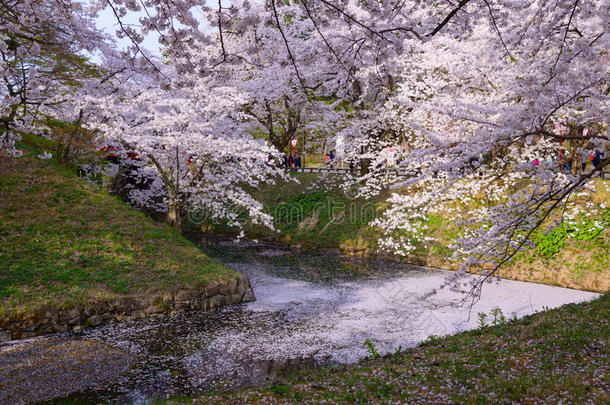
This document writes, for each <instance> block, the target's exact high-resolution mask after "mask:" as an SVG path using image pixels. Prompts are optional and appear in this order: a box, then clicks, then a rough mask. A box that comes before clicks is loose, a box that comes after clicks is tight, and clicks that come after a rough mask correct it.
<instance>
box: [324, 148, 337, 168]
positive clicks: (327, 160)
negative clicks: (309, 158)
mask: <svg viewBox="0 0 610 405" xmlns="http://www.w3.org/2000/svg"><path fill="white" fill-rule="evenodd" d="M324 164H325V165H326V168H327V169H333V168H334V167H335V166H334V165H335V151H334V150H331V151H330V152H329V153H327V154H325V155H324Z"/></svg>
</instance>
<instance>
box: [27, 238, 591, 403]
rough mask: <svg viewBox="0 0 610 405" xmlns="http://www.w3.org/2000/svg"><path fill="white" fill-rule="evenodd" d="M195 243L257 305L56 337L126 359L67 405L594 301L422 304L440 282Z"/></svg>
mask: <svg viewBox="0 0 610 405" xmlns="http://www.w3.org/2000/svg"><path fill="white" fill-rule="evenodd" d="M193 238H195V236H193ZM197 242H198V243H199V244H200V246H201V248H202V249H203V250H204V251H205V252H206V253H208V254H209V255H211V256H213V257H217V258H219V259H220V260H221V261H223V262H224V263H225V264H227V265H228V266H230V267H232V268H234V269H236V270H239V271H241V272H243V273H245V274H247V275H248V276H249V277H250V280H251V282H252V285H253V288H254V293H255V295H256V298H257V300H256V302H252V303H248V304H242V305H238V306H232V307H226V308H220V309H216V310H213V311H206V312H191V313H186V314H180V315H175V316H166V317H163V318H158V319H146V320H137V321H132V322H125V323H121V324H113V325H107V326H102V327H98V328H94V329H89V330H85V331H83V332H81V333H79V334H64V335H61V336H59V338H60V339H84V340H89V341H97V342H103V343H110V344H113V345H117V346H119V347H121V348H123V349H124V350H126V351H128V352H129V353H130V354H131V357H132V359H133V360H132V366H131V368H130V369H129V371H128V372H127V373H125V374H123V375H122V376H120V377H119V378H117V379H116V380H114V381H113V382H112V383H110V384H108V385H106V386H101V387H95V388H91V389H89V390H87V391H84V392H80V393H76V394H72V395H70V396H69V397H67V398H65V399H72V400H75V401H77V402H92V403H97V402H111V403H112V402H114V403H146V402H148V401H149V400H150V399H153V398H164V397H169V396H178V395H198V394H203V393H205V392H207V391H209V390H213V389H231V388H235V387H238V386H241V385H244V384H256V383H258V382H261V381H263V380H265V379H268V378H273V376H274V375H276V374H277V373H280V372H286V371H289V370H291V369H296V368H303V367H316V366H319V365H334V364H341V363H350V362H355V361H357V360H358V359H360V358H363V357H366V356H367V355H368V352H367V350H366V348H365V346H364V345H363V343H364V341H365V340H366V339H370V340H371V341H372V342H374V344H375V346H376V348H377V350H378V351H379V352H380V353H382V354H384V353H388V352H393V351H395V350H397V349H398V348H399V347H402V348H406V347H410V346H414V345H416V344H417V343H418V342H420V341H422V340H424V339H426V338H427V337H429V336H431V335H437V336H438V335H444V334H449V333H455V332H457V331H461V330H466V329H471V328H475V327H477V322H478V316H477V314H478V313H479V312H484V313H487V314H488V319H489V320H490V321H491V320H493V316H491V315H489V314H490V312H491V311H492V309H493V308H494V307H498V308H500V310H501V311H502V313H503V314H504V316H505V317H506V318H511V317H513V316H517V317H521V316H524V315H527V314H531V313H533V312H537V311H541V310H544V309H545V308H554V307H557V306H560V305H563V304H566V303H571V302H580V301H584V300H589V299H593V298H595V297H596V296H597V294H593V293H588V292H583V291H576V290H569V289H564V288H558V287H551V286H546V285H540V284H533V283H524V282H515V281H506V280H502V281H501V282H499V283H492V284H489V285H487V286H486V287H485V289H484V290H483V296H482V298H481V299H480V300H479V301H478V302H477V303H476V304H474V306H473V307H472V309H470V310H469V308H468V307H464V306H461V301H462V298H463V296H462V295H460V294H458V293H455V292H451V291H448V290H441V292H439V293H438V294H436V295H433V296H432V297H430V298H428V299H426V300H422V299H421V295H422V294H424V293H426V292H427V291H429V290H430V289H431V288H435V287H438V286H439V285H441V284H442V282H443V280H444V277H445V276H446V275H447V274H448V273H447V272H445V271H440V270H434V269H426V268H421V267H415V266H409V265H404V264H397V263H390V262H384V261H375V260H360V259H355V258H349V257H345V256H341V255H337V254H331V253H321V252H312V251H302V250H296V249H291V248H288V247H279V246H273V245H264V244H254V243H250V242H242V243H235V242H231V241H205V240H204V241H199V240H198V241H197ZM55 338H57V337H55ZM39 339H43V340H44V339H47V338H45V337H43V338H39Z"/></svg>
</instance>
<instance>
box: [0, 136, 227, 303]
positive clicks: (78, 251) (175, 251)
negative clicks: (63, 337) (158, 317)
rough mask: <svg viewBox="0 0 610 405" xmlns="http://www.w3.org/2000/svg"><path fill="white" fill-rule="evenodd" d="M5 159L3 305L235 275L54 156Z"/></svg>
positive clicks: (0, 234) (0, 167) (0, 230)
mask: <svg viewBox="0 0 610 405" xmlns="http://www.w3.org/2000/svg"><path fill="white" fill-rule="evenodd" d="M25 146H26V147H30V148H31V149H34V150H31V151H30V153H29V154H28V153H26V154H25V155H24V156H23V157H21V158H19V159H12V158H9V157H7V156H2V157H1V159H0V207H1V208H2V209H1V210H0V309H2V307H4V308H16V307H27V308H32V307H35V306H38V305H44V304H50V303H54V304H57V303H61V302H63V303H68V302H73V301H75V300H76V301H78V300H83V299H85V298H87V299H89V298H93V297H99V298H102V297H112V296H114V295H122V294H134V293H141V292H143V291H151V290H162V289H166V288H167V289H170V288H171V289H173V288H180V287H189V286H197V285H203V284H206V283H207V282H209V281H210V280H214V279H219V278H225V277H235V276H236V273H235V272H234V271H232V270H230V269H228V268H226V267H224V266H223V265H221V264H220V263H219V262H217V261H216V260H213V259H211V258H209V257H207V256H206V255H204V254H203V253H201V252H200V251H199V250H198V249H197V248H196V247H195V246H194V245H193V244H192V243H191V242H189V241H187V240H185V239H184V238H183V237H182V236H180V234H179V233H178V232H177V231H176V230H174V229H172V228H169V227H167V226H165V225H164V224H159V223H155V222H153V221H151V220H150V219H149V218H147V217H146V216H144V215H143V214H141V213H140V212H138V211H136V210H133V209H131V208H130V207H129V206H127V205H126V204H125V203H123V202H121V201H119V200H118V199H116V198H114V197H112V196H110V195H108V194H107V193H105V192H104V191H102V190H100V189H99V188H98V187H97V186H95V185H93V184H90V183H88V182H86V181H84V180H82V179H80V178H78V177H77V176H76V175H75V174H74V173H73V172H72V171H69V170H67V169H64V168H62V167H59V166H58V165H57V164H55V163H54V162H53V161H52V160H47V161H41V160H39V159H37V158H34V157H32V156H31V155H32V153H33V154H34V155H35V154H36V150H35V149H36V148H35V147H32V146H31V145H25Z"/></svg>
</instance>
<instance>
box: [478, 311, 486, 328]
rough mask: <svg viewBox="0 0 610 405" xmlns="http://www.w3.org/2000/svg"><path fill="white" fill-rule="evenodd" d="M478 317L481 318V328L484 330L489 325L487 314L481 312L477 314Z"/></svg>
mask: <svg viewBox="0 0 610 405" xmlns="http://www.w3.org/2000/svg"><path fill="white" fill-rule="evenodd" d="M477 316H478V317H479V328H480V329H483V328H485V327H486V326H487V325H488V323H487V314H486V313H485V312H479V313H478V314H477Z"/></svg>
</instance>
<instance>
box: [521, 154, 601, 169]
mask: <svg viewBox="0 0 610 405" xmlns="http://www.w3.org/2000/svg"><path fill="white" fill-rule="evenodd" d="M569 154H570V152H569V151H567V150H565V149H560V150H559V162H565V163H564V164H563V165H562V166H561V171H566V172H569V171H570V160H569V159H568V155H569ZM581 157H582V171H583V172H584V171H585V169H586V168H587V163H588V162H589V161H590V162H591V164H592V165H593V169H598V168H599V167H600V165H601V164H602V159H603V157H604V154H603V152H601V151H600V150H599V149H596V150H595V151H593V153H590V152H588V151H587V150H584V149H583V151H582V152H581ZM546 161H547V162H548V163H552V162H553V157H552V156H551V155H547V157H546ZM539 164H540V160H539V159H538V158H536V159H534V161H533V162H532V165H533V166H538V165H539Z"/></svg>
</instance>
